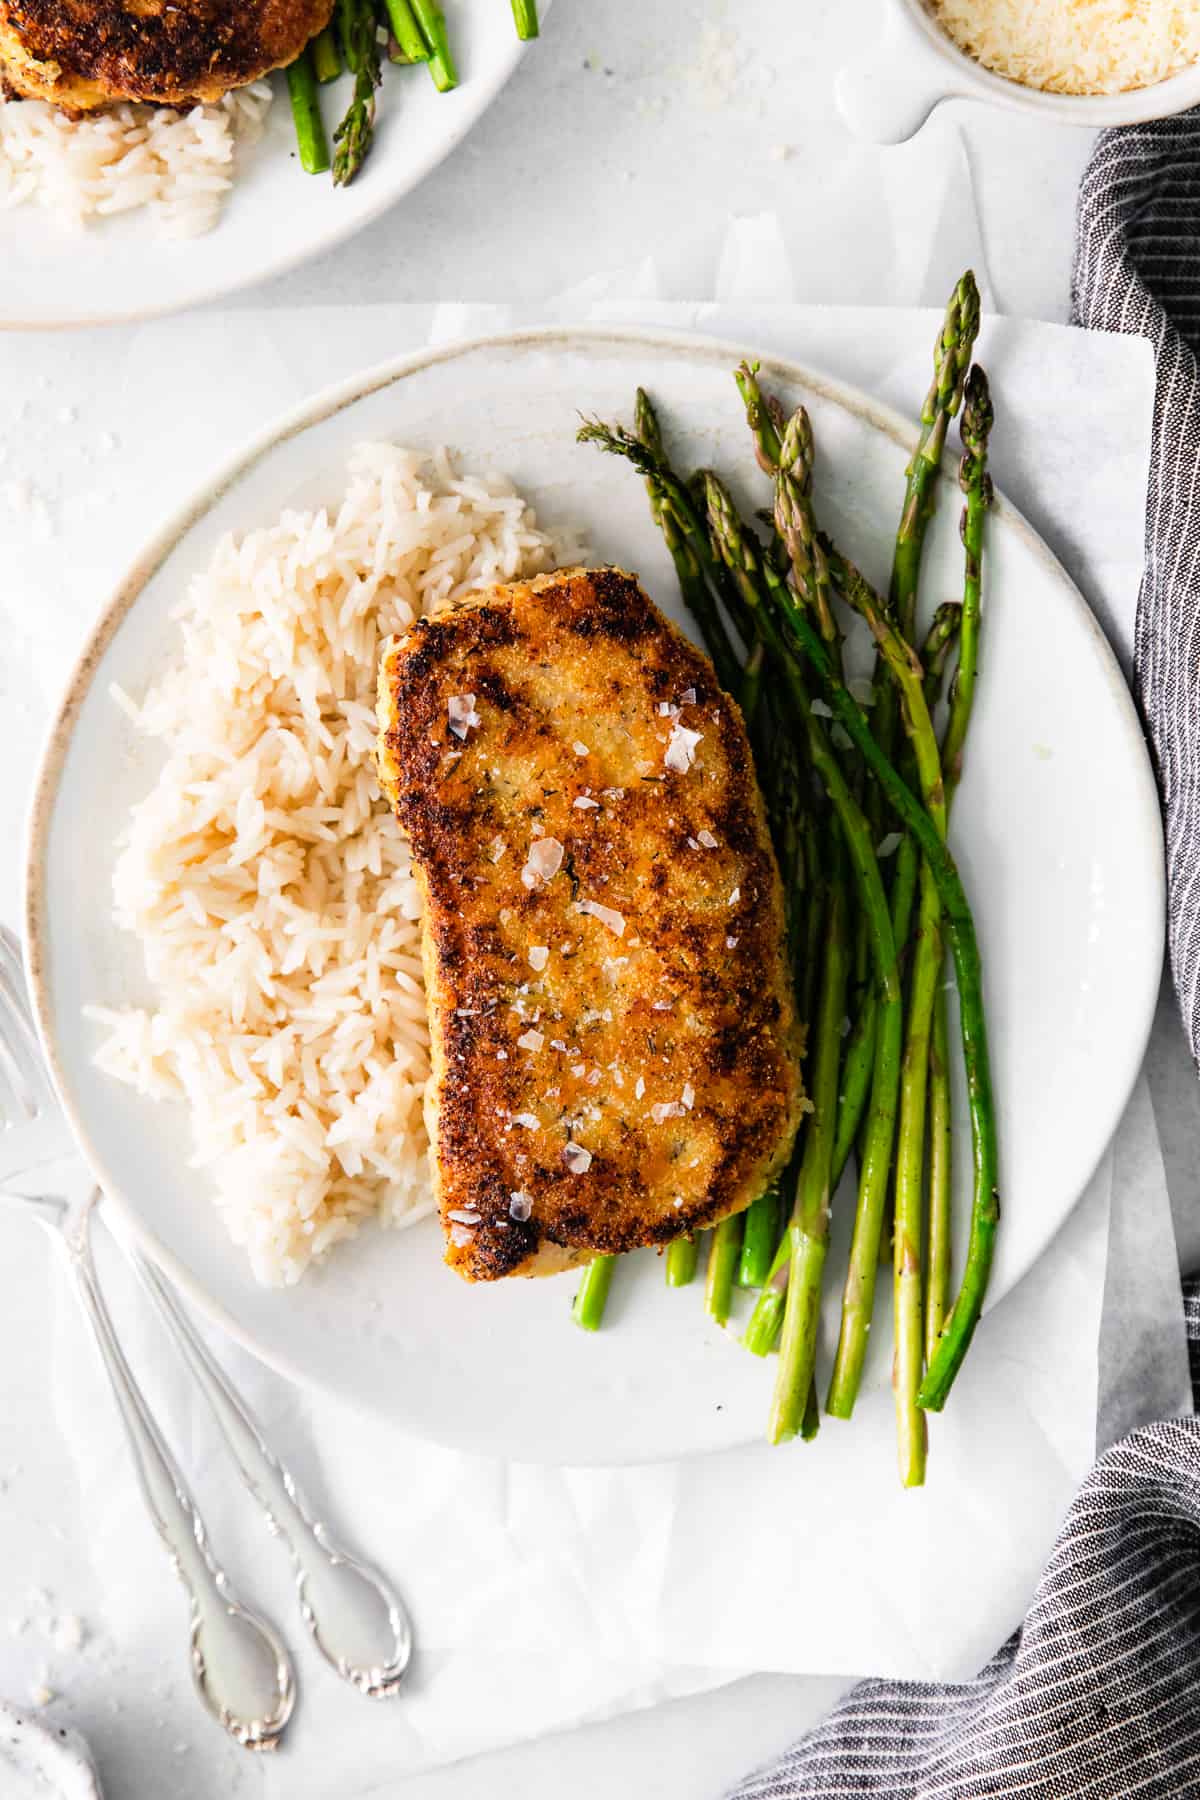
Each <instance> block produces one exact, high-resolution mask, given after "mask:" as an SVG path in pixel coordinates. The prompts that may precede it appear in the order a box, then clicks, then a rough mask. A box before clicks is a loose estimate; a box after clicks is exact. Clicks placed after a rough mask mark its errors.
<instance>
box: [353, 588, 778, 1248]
mask: <svg viewBox="0 0 1200 1800" xmlns="http://www.w3.org/2000/svg"><path fill="white" fill-rule="evenodd" d="M379 727H380V735H379V770H380V777H381V780H382V783H383V786H384V789H385V790H386V792H387V794H388V797H389V798H390V800H391V802H392V805H393V807H394V809H395V812H396V815H397V817H398V818H399V820H400V823H401V825H402V826H403V827H404V829H405V831H406V832H407V834H408V836H409V838H410V839H411V842H412V847H413V855H414V862H415V865H416V869H417V872H418V875H419V878H420V881H421V884H422V886H423V889H424V894H425V903H426V904H425V921H424V930H425V963H426V980H427V988H428V998H429V1008H430V1025H431V1032H432V1039H433V1077H432V1082H431V1090H430V1098H431V1105H430V1106H429V1108H428V1114H429V1122H430V1137H431V1151H432V1158H433V1166H434V1179H435V1185H436V1188H437V1192H438V1199H439V1204H440V1207H441V1212H442V1219H443V1223H444V1224H445V1227H446V1231H447V1236H448V1248H447V1256H446V1260H447V1261H448V1262H449V1263H450V1264H451V1266H452V1267H453V1268H455V1269H457V1270H458V1272H459V1273H460V1274H461V1275H463V1276H465V1277H466V1278H467V1279H469V1280H483V1281H487V1280H494V1279H496V1278H497V1277H499V1276H503V1275H512V1274H518V1273H520V1274H531V1273H542V1272H545V1271H547V1270H548V1269H552V1268H555V1267H563V1266H565V1265H566V1264H568V1263H570V1262H573V1261H586V1260H587V1259H588V1258H589V1257H590V1256H592V1255H594V1254H596V1253H597V1252H604V1251H620V1250H629V1249H632V1248H634V1247H635V1246H639V1245H646V1244H662V1243H665V1242H667V1241H668V1240H670V1239H671V1238H674V1237H677V1236H679V1235H680V1233H681V1232H684V1231H690V1230H693V1229H696V1228H698V1227H700V1226H704V1225H711V1224H712V1223H714V1221H716V1220H717V1219H720V1218H722V1217H723V1216H724V1215H725V1214H727V1213H730V1212H735V1211H737V1210H738V1209H739V1208H741V1207H743V1206H746V1205H747V1204H748V1203H749V1202H750V1201H751V1200H752V1199H754V1197H755V1195H757V1194H758V1193H759V1192H760V1191H761V1189H762V1187H763V1185H764V1183H765V1182H766V1181H767V1180H768V1179H769V1177H770V1176H771V1175H773V1174H774V1173H775V1172H776V1171H777V1170H778V1169H779V1168H780V1166H781V1165H782V1163H783V1161H784V1159H785V1158H786V1156H787V1154H788V1151H789V1149H790V1147H791V1143H792V1140H793V1137H794V1135H795V1131H796V1126H797V1123H798V1119H799V1113H800V1104H801V1085H800V1075H799V1064H798V1049H799V1046H798V1042H797V1026H796V1021H795V1015H794V1011H793V1006H792V999H791V986H790V982H789V980H788V978H787V971H786V967H785V959H784V948H783V937H784V932H783V902H782V895H781V890H780V882H779V874H778V870H777V868H776V865H775V860H774V857H773V855H772V852H771V844H770V839H769V837H768V835H767V826H766V819H765V815H764V811H763V805H762V800H761V798H760V796H759V792H758V788H757V785H756V782H755V777H754V769H753V764H752V762H751V757H750V748H749V745H748V743H747V740H746V732H745V728H744V726H743V724H742V720H741V716H740V714H739V712H738V710H737V708H736V707H735V706H734V704H733V702H732V701H731V700H730V699H729V698H728V697H727V696H726V695H725V694H723V693H722V692H721V690H720V689H719V688H718V686H717V683H716V678H715V676H714V674H713V669H712V665H711V663H710V662H709V661H708V659H707V657H705V656H703V655H701V654H700V652H699V651H697V650H696V649H694V648H693V647H692V645H691V644H689V643H688V642H687V640H686V639H685V638H684V637H683V636H682V635H681V633H680V632H678V631H677V630H676V629H675V627H674V626H673V625H671V624H670V623H669V622H668V620H666V619H665V618H663V616H662V615H661V613H659V612H658V611H657V609H656V608H655V607H654V606H653V605H652V604H651V603H650V601H649V600H648V599H647V597H646V595H645V594H644V593H643V592H642V590H641V588H640V587H639V585H638V583H637V581H636V580H635V579H634V578H633V577H632V576H630V575H626V574H623V573H621V572H620V571H619V570H615V569H601V570H590V571H589V570H584V569H570V570H564V571H561V572H560V573H558V574H555V575H543V576H538V577H536V578H535V579H534V580H532V581H529V582H518V583H515V584H513V585H512V586H509V587H496V588H492V589H490V590H487V591H485V592H482V593H480V594H479V595H478V596H475V597H473V598H471V599H470V600H467V601H466V602H464V603H463V604H462V605H460V606H458V607H456V608H455V609H454V610H452V611H449V612H445V613H442V614H441V615H440V616H437V617H435V618H431V619H422V620H420V621H419V622H418V623H417V624H416V625H415V626H414V627H413V629H412V630H411V631H410V632H409V633H408V634H407V636H405V637H404V638H401V639H392V640H391V641H390V642H389V644H388V645H387V646H386V648H385V651H384V655H383V660H382V665H381V669H380V681H379Z"/></svg>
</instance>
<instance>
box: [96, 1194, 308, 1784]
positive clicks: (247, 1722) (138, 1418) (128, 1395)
mask: <svg viewBox="0 0 1200 1800" xmlns="http://www.w3.org/2000/svg"><path fill="white" fill-rule="evenodd" d="M90 1212H91V1206H90V1204H89V1206H88V1208H87V1209H86V1211H85V1213H84V1215H83V1216H82V1217H79V1218H76V1219H73V1220H72V1221H70V1222H69V1223H65V1224H64V1226H63V1228H62V1231H61V1234H60V1235H61V1241H62V1243H63V1244H64V1246H65V1248H66V1253H67V1263H68V1266H69V1267H70V1270H71V1273H72V1275H73V1276H74V1278H75V1287H76V1291H77V1293H78V1295H79V1299H80V1302H81V1304H82V1307H83V1311H84V1314H85V1316H86V1318H87V1320H88V1323H89V1325H90V1326H91V1328H92V1332H93V1334H94V1336H95V1339H96V1343H97V1346H98V1347H99V1350H100V1354H101V1357H102V1358H103V1361H104V1366H105V1368H106V1370H107V1372H108V1376H109V1379H110V1381H111V1383H112V1388H113V1393H114V1394H115V1396H116V1399H117V1404H118V1406H119V1408H120V1412H121V1420H122V1423H123V1425H124V1427H125V1433H126V1436H127V1438H128V1440H129V1446H130V1449H131V1450H132V1452H133V1460H134V1465H135V1468H136V1471H137V1476H138V1483H139V1486H140V1487H141V1490H142V1495H143V1497H144V1499H145V1502H146V1506H147V1508H148V1510H149V1513H150V1516H151V1518H152V1519H153V1521H154V1524H155V1527H156V1529H157V1531H158V1534H159V1536H160V1537H161V1538H162V1540H163V1543H164V1544H165V1545H166V1548H167V1553H168V1555H169V1556H170V1558H171V1563H172V1565H173V1567H174V1569H175V1571H176V1573H177V1574H178V1576H179V1578H180V1580H181V1581H182V1582H183V1585H184V1587H185V1588H186V1590H187V1593H188V1599H189V1602H190V1608H191V1662H192V1678H193V1680H194V1682H195V1684H196V1689H197V1692H198V1693H199V1695H200V1698H201V1700H202V1701H203V1702H204V1705H205V1706H206V1707H207V1708H208V1710H209V1712H210V1713H211V1714H212V1715H213V1717H214V1718H215V1719H216V1720H217V1721H218V1722H219V1723H220V1724H221V1725H223V1726H224V1728H225V1730H226V1731H227V1732H228V1733H229V1735H230V1736H231V1737H232V1738H234V1739H235V1740H236V1742H237V1743H239V1744H242V1745H244V1746H245V1748H246V1749H249V1750H273V1749H275V1747H276V1745H277V1744H278V1742H279V1739H280V1736H281V1735H282V1733H283V1729H284V1727H285V1726H286V1724H287V1722H288V1720H289V1718H290V1717H291V1714H292V1708H293V1706H294V1704H295V1698H296V1688H295V1677H294V1674H293V1671H292V1664H291V1659H290V1657H289V1656H288V1652H287V1649H286V1647H285V1645H284V1644H283V1642H282V1640H281V1639H280V1638H279V1636H278V1635H277V1634H276V1632H275V1631H273V1630H272V1628H271V1627H270V1626H269V1625H268V1624H267V1623H266V1621H265V1620H263V1619H261V1618H260V1617H259V1616H258V1615H257V1614H256V1613H254V1612H252V1611H251V1610H250V1609H249V1607H246V1606H243V1604H242V1603H241V1601H240V1600H239V1599H238V1598H237V1596H236V1595H235V1594H234V1592H233V1589H232V1587H231V1586H230V1583H229V1579H228V1577H227V1576H226V1574H225V1572H224V1570H223V1569H222V1568H221V1566H220V1564H219V1563H218V1562H217V1560H216V1558H215V1557H214V1555H213V1553H212V1549H211V1547H210V1545H209V1541H208V1534H207V1532H206V1531H205V1528H204V1523H203V1520H202V1519H201V1517H200V1514H199V1513H198V1512H197V1510H196V1505H195V1502H194V1501H193V1499H192V1496H191V1494H190V1493H189V1492H188V1488H187V1483H186V1482H185V1480H184V1478H183V1474H182V1472H181V1471H180V1468H179V1466H178V1464H177V1463H176V1461H175V1459H174V1457H173V1456H172V1454H171V1452H170V1450H169V1449H168V1448H167V1444H166V1441H165V1439H164V1438H163V1436H162V1434H161V1432H160V1431H159V1429H158V1426H157V1425H156V1423H155V1421H154V1416H153V1414H152V1413H151V1411H150V1408H149V1405H148V1403H147V1401H146V1399H145V1397H144V1395H143V1394H142V1392H141V1389H140V1388H139V1387H138V1384H137V1382H136V1380H135V1379H134V1376H133V1373H132V1371H131V1370H130V1367H129V1364H128V1363H127V1362H126V1360H125V1356H124V1353H123V1352H122V1350H121V1347H120V1344H119V1343H118V1342H117V1337H116V1333H115V1331H114V1329H113V1324H112V1320H111V1318H110V1316H109V1312H108V1308H107V1306H106V1304H105V1301H104V1297H103V1294H102V1293H101V1291H100V1286H99V1283H98V1282H97V1280H96V1269H95V1264H94V1262H93V1260H92V1251H91V1244H90V1242H89V1239H88V1225H87V1221H88V1216H89V1215H90Z"/></svg>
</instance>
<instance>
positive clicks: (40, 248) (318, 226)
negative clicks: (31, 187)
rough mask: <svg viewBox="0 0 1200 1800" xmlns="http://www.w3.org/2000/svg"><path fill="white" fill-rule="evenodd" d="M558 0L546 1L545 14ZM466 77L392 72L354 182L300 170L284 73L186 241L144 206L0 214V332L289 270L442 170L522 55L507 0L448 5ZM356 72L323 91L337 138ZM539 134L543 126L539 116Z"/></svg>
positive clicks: (169, 307) (128, 309)
mask: <svg viewBox="0 0 1200 1800" xmlns="http://www.w3.org/2000/svg"><path fill="white" fill-rule="evenodd" d="M551 4H552V0H542V14H543V17H545V15H546V14H548V13H549V11H550V6H551ZM445 11H446V15H447V20H448V23H449V26H450V31H451V37H452V45H453V49H454V53H455V58H456V61H457V64H458V73H459V86H458V87H457V88H455V89H454V90H453V91H452V92H451V93H449V94H439V93H438V92H437V90H436V89H435V87H434V85H433V83H432V81H431V80H430V79H429V75H428V73H427V71H426V70H424V69H419V68H413V69H403V68H401V69H392V68H385V70H384V85H383V90H382V93H381V96H380V104H379V128H378V134H377V137H376V141H375V146H374V148H373V150H372V152H371V155H370V159H369V160H368V162H367V164H366V166H365V168H364V169H363V172H362V174H361V175H360V177H359V178H358V180H356V181H354V182H353V183H351V185H350V186H349V187H348V188H335V187H334V186H333V183H332V181H331V180H330V178H329V177H328V176H327V175H319V176H313V175H305V174H304V173H303V171H302V170H301V168H300V165H299V162H298V161H297V159H296V143H295V133H294V130H293V126H292V115H291V111H290V108H289V106H288V98H287V89H286V86H285V84H284V81H283V77H282V76H279V75H276V76H274V77H273V78H272V79H273V81H274V83H275V88H276V93H275V102H274V105H273V106H272V107H271V110H270V112H269V114H268V128H267V132H266V135H265V136H264V137H263V139H262V140H261V142H259V143H258V144H255V145H254V146H252V147H251V148H250V149H249V150H247V151H246V152H245V154H244V156H243V159H242V162H241V165H240V169H239V173H238V177H237V180H236V182H235V184H234V187H233V191H232V192H231V194H230V195H229V197H228V200H227V202H226V205H225V208H224V210H223V212H222V214H221V217H220V219H219V221H218V222H217V225H216V226H215V228H214V229H213V230H212V231H211V232H209V233H208V234H207V235H206V236H204V237H200V238H193V239H190V240H188V241H186V242H182V243H171V242H167V241H164V240H163V239H162V238H160V237H158V236H157V235H156V233H155V230H154V225H153V222H152V221H151V219H150V217H149V216H148V214H146V213H145V212H134V213H131V214H128V215H127V216H126V217H124V218H117V219H113V220H110V221H107V222H105V223H103V224H100V225H89V226H88V227H87V228H86V229H85V230H83V231H74V230H64V229H63V227H62V226H61V225H59V224H57V223H56V222H55V220H54V218H53V216H52V215H51V214H50V213H49V212H44V211H42V210H41V208H39V207H36V206H21V207H16V208H14V209H13V210H11V211H5V210H2V209H0V270H3V276H2V277H0V329H9V330H18V329H21V330H44V329H46V328H48V327H53V326H66V325H79V326H82V325H107V324H112V323H115V322H117V321H118V320H122V319H141V318H149V317H151V316H153V315H155V314H157V313H167V312H174V311H176V310H177V309H179V308H182V307H188V306H196V305H199V304H200V303H201V302H202V301H207V300H217V299H220V298H221V297H222V296H223V295H226V294H231V293H233V292H235V290H237V289H238V288H243V287H249V286H251V285H252V284H253V283H254V282H257V281H265V280H266V279H267V277H268V276H271V275H280V274H282V273H284V271H286V270H287V269H291V268H294V267H295V266H296V265H297V264H298V263H301V262H304V261H306V260H307V259H308V258H309V257H310V256H316V255H317V254H318V253H319V252H320V251H322V250H328V249H330V248H331V247H332V246H333V245H334V244H338V243H341V242H342V240H343V239H345V238H348V237H350V236H352V235H353V234H354V233H355V232H356V231H358V230H359V229H360V228H361V227H362V226H364V225H367V224H369V223H370V221H371V220H372V219H375V218H378V217H379V215H380V214H381V213H383V212H386V210H387V209H388V207H390V206H392V205H394V204H395V202H396V201H397V200H399V199H400V198H401V196H402V195H404V194H407V193H408V192H409V191H410V190H411V189H412V188H414V187H416V185H417V183H418V182H420V181H423V180H424V178H425V176H426V175H428V174H429V173H430V171H431V170H433V169H435V168H436V167H437V166H438V164H439V163H440V162H442V161H443V160H444V158H445V157H447V156H448V155H449V154H450V152H451V151H452V150H453V149H454V147H455V145H456V144H458V143H460V142H461V141H462V139H463V138H464V137H465V136H466V134H467V132H468V131H470V129H471V127H472V126H473V125H474V123H475V121H476V120H477V119H478V118H479V117H480V116H481V114H482V113H483V112H484V111H485V110H486V109H487V107H488V106H489V105H490V104H491V102H492V101H493V100H494V99H495V97H496V95H497V94H498V93H499V91H500V89H501V88H502V87H503V85H504V83H505V82H506V81H507V79H508V77H509V76H510V75H511V73H512V71H513V69H514V68H515V67H516V65H517V63H518V61H519V60H520V58H521V56H522V54H523V53H524V52H525V51H526V50H532V51H534V52H535V53H536V51H537V44H536V42H534V43H532V44H528V45H526V44H522V43H521V42H520V40H519V39H518V37H517V34H516V28H515V26H514V24H513V18H512V12H511V9H510V8H509V7H508V6H507V5H506V4H505V0H448V3H447V5H446V7H445ZM348 94H349V78H348V77H346V76H343V77H342V79H341V81H340V82H338V83H337V84H336V86H334V87H331V88H328V89H326V90H324V92H323V100H322V105H323V111H324V114H325V120H326V125H327V128H328V130H329V133H330V136H331V138H332V131H333V126H334V123H335V122H336V120H337V119H338V118H339V117H340V116H341V113H342V112H343V111H344V110H345V105H346V100H347V96H348ZM531 129H536V122H534V123H533V124H532V125H531Z"/></svg>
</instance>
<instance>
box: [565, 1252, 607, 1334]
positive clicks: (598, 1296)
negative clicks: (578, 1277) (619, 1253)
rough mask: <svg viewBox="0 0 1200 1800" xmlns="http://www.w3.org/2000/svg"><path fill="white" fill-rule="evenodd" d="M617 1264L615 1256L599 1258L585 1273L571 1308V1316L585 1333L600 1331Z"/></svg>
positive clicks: (593, 1261)
mask: <svg viewBox="0 0 1200 1800" xmlns="http://www.w3.org/2000/svg"><path fill="white" fill-rule="evenodd" d="M616 1262H617V1259H616V1257H615V1256H597V1257H594V1258H593V1259H592V1261H591V1262H590V1263H589V1264H588V1266H587V1268H586V1269H585V1270H584V1271H583V1280H582V1281H581V1282H580V1284H579V1292H578V1293H577V1294H576V1296H575V1299H574V1302H573V1304H572V1306H571V1316H572V1318H573V1319H574V1320H575V1323H576V1324H577V1325H580V1326H582V1328H583V1330H584V1331H599V1329H600V1322H601V1320H602V1319H603V1317H604V1308H605V1304H606V1302H607V1300H608V1290H609V1288H610V1287H611V1285H612V1278H613V1269H614V1268H615V1267H616Z"/></svg>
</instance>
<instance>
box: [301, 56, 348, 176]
mask: <svg viewBox="0 0 1200 1800" xmlns="http://www.w3.org/2000/svg"><path fill="white" fill-rule="evenodd" d="M309 48H310V49H311V51H312V59H313V73H314V75H315V76H316V78H317V80H318V81H319V82H320V84H321V86H322V87H327V86H328V85H329V83H330V82H331V81H336V80H337V78H338V76H339V75H340V74H341V72H342V53H341V51H340V50H339V49H338V41H337V32H336V31H335V30H334V29H333V26H332V25H327V26H326V27H325V29H324V31H320V32H318V33H317V35H316V37H315V38H314V39H313V41H312V43H311V45H310V46H309ZM326 167H328V164H326Z"/></svg>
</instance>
